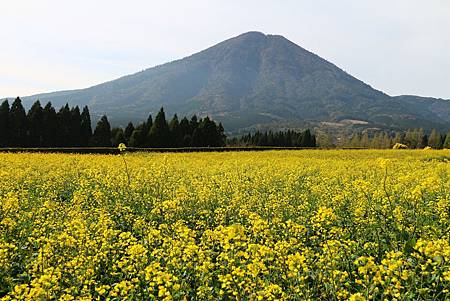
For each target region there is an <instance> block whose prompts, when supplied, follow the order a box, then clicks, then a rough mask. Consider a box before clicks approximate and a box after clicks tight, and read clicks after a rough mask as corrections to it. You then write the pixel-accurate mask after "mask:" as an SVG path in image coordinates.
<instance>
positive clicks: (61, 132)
mask: <svg viewBox="0 0 450 301" xmlns="http://www.w3.org/2000/svg"><path fill="white" fill-rule="evenodd" d="M56 116H57V118H58V134H57V143H58V146H62V147H68V146H71V144H72V143H71V141H70V140H71V139H70V129H71V114H70V107H69V104H67V103H66V104H65V105H64V106H63V107H61V109H59V111H58V114H57V115H56Z"/></svg>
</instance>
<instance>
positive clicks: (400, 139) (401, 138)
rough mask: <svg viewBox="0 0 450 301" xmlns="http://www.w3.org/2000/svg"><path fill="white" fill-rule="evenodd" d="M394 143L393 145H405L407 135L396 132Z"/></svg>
mask: <svg viewBox="0 0 450 301" xmlns="http://www.w3.org/2000/svg"><path fill="white" fill-rule="evenodd" d="M392 143H393V144H396V143H401V144H405V134H403V133H401V132H396V133H395V137H394V140H393V141H392Z"/></svg>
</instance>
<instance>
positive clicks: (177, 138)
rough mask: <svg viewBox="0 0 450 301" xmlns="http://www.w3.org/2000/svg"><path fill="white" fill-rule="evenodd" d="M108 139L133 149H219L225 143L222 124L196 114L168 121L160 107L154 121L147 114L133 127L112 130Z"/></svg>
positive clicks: (131, 125) (115, 143)
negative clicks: (145, 118)
mask: <svg viewBox="0 0 450 301" xmlns="http://www.w3.org/2000/svg"><path fill="white" fill-rule="evenodd" d="M111 137H112V144H113V145H118V144H120V143H125V144H127V145H129V146H132V147H220V146H225V142H226V136H225V134H224V128H223V126H222V123H219V124H216V123H215V122H214V121H213V120H211V119H210V118H209V117H205V118H200V119H199V118H198V117H197V116H196V115H194V116H192V117H191V119H188V118H187V117H183V118H182V119H181V121H180V120H179V119H178V116H177V114H175V115H174V116H173V118H172V119H171V120H170V122H167V121H166V116H165V113H164V109H163V108H161V110H160V111H159V112H158V114H157V115H156V116H155V120H153V118H152V115H149V117H148V118H147V120H146V121H145V122H142V123H140V124H138V125H137V126H136V127H135V126H134V125H133V123H132V122H130V123H128V125H127V126H126V127H125V129H122V128H114V129H112V133H111Z"/></svg>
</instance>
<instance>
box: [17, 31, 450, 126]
mask: <svg viewBox="0 0 450 301" xmlns="http://www.w3.org/2000/svg"><path fill="white" fill-rule="evenodd" d="M27 99H28V100H32V101H35V100H36V99H40V100H41V101H52V103H53V104H54V105H56V106H60V105H63V104H65V103H66V102H69V103H70V104H71V105H89V108H90V109H91V111H92V112H93V114H96V113H97V114H103V113H107V114H108V116H109V117H110V119H111V121H112V122H114V123H115V124H122V125H124V124H126V122H128V121H129V120H134V121H138V120H139V121H140V120H144V119H145V118H147V115H148V113H149V112H150V113H156V112H157V110H158V109H159V108H160V107H161V106H164V108H165V109H166V112H167V113H169V114H171V113H179V114H181V115H191V114H197V115H200V116H205V115H209V116H211V117H213V118H214V119H216V120H217V121H221V122H222V123H223V124H224V126H225V128H226V129H227V130H233V131H236V130H253V129H259V128H264V127H266V128H267V127H268V128H280V127H282V128H286V127H303V126H305V124H306V125H308V126H311V125H313V126H315V125H320V124H322V123H323V122H328V123H330V122H331V123H333V124H336V122H339V121H340V120H362V121H364V122H367V124H368V126H371V127H380V128H382V127H386V128H396V127H397V128H405V127H409V126H419V125H420V126H422V127H424V128H427V127H428V128H429V127H436V128H442V125H444V127H445V124H447V128H448V124H450V119H449V118H450V115H449V114H448V112H450V102H448V101H440V102H438V100H436V101H433V102H431V101H430V102H423V101H421V100H420V99H408V100H407V101H406V100H402V99H398V98H392V97H389V96H388V95H386V94H384V93H382V92H380V91H377V90H375V89H373V88H371V87H370V86H369V85H367V84H365V83H363V82H362V81H360V80H358V79H356V78H354V77H352V76H351V75H349V74H347V73H346V72H344V71H343V70H341V69H339V68H338V67H337V66H335V65H333V64H332V63H330V62H328V61H326V60H324V59H322V58H320V57H319V56H317V55H315V54H313V53H311V52H309V51H307V50H305V49H303V48H301V47H300V46H298V45H296V44H295V43H293V42H291V41H289V40H288V39H286V38H284V37H283V36H281V35H266V34H264V33H261V32H258V31H250V32H246V33H243V34H241V35H238V36H236V37H233V38H231V39H228V40H226V41H223V42H221V43H219V44H216V45H214V46H212V47H210V48H208V49H205V50H203V51H201V52H199V53H196V54H194V55H191V56H189V57H186V58H184V59H180V60H177V61H173V62H171V63H167V64H164V65H160V66H157V67H154V68H150V69H147V70H144V71H142V72H139V73H136V74H132V75H128V76H125V77H122V78H119V79H117V80H113V81H110V82H107V83H103V84H100V85H97V86H93V87H90V88H87V89H80V90H74V91H64V92H55V93H47V94H41V95H35V96H31V97H28V98H25V100H27Z"/></svg>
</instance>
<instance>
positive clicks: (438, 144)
mask: <svg viewBox="0 0 450 301" xmlns="http://www.w3.org/2000/svg"><path fill="white" fill-rule="evenodd" d="M428 146H430V147H431V148H434V149H440V148H442V138H441V134H439V133H438V132H437V131H436V130H435V129H433V130H432V131H431V134H430V138H429V139H428Z"/></svg>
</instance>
